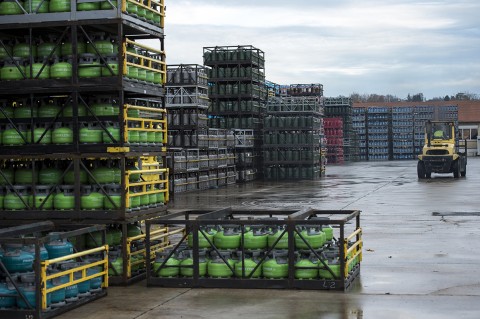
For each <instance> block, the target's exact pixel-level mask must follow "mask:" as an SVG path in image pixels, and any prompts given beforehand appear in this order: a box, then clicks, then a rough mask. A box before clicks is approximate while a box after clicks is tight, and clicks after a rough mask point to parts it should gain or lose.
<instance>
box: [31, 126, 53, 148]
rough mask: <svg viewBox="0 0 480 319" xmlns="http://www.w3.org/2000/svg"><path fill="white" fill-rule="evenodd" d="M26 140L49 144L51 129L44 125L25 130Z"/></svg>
mask: <svg viewBox="0 0 480 319" xmlns="http://www.w3.org/2000/svg"><path fill="white" fill-rule="evenodd" d="M32 133H33V136H32ZM27 142H28V143H29V144H51V143H52V131H51V130H48V131H47V129H46V128H44V127H37V128H34V129H33V132H27Z"/></svg>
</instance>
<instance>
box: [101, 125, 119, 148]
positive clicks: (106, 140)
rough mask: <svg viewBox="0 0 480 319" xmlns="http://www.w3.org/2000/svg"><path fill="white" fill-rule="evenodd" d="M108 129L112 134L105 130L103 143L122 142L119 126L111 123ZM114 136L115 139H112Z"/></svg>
mask: <svg viewBox="0 0 480 319" xmlns="http://www.w3.org/2000/svg"><path fill="white" fill-rule="evenodd" d="M107 131H108V133H110V135H111V136H110V135H109V134H108V133H107V132H106V131H103V132H102V140H103V143H107V144H108V143H121V139H120V128H118V126H114V125H109V126H108V127H107ZM112 137H113V139H112Z"/></svg>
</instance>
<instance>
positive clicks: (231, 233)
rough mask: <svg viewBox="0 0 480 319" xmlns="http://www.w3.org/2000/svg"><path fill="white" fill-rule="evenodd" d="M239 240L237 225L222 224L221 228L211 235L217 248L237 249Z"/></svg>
mask: <svg viewBox="0 0 480 319" xmlns="http://www.w3.org/2000/svg"><path fill="white" fill-rule="evenodd" d="M240 240H241V235H240V227H239V226H237V225H224V226H223V229H222V230H220V231H218V232H217V233H216V234H215V235H214V236H213V243H214V245H215V246H216V247H217V248H219V249H238V248H239V247H240Z"/></svg>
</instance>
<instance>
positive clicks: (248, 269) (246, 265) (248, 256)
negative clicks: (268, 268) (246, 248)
mask: <svg viewBox="0 0 480 319" xmlns="http://www.w3.org/2000/svg"><path fill="white" fill-rule="evenodd" d="M242 255H243V254H242V251H238V252H237V256H238V261H237V262H236V263H235V277H239V278H260V277H261V276H262V267H261V266H258V260H259V256H260V251H255V252H252V253H245V258H244V259H243V257H242ZM254 270H255V271H254Z"/></svg>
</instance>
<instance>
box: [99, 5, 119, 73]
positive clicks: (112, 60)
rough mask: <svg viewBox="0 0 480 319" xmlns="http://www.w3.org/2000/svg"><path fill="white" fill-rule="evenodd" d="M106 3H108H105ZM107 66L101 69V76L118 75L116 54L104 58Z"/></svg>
mask: <svg viewBox="0 0 480 319" xmlns="http://www.w3.org/2000/svg"><path fill="white" fill-rule="evenodd" d="M107 3H108V2H107ZM105 60H106V61H107V64H108V66H109V67H110V69H109V68H108V67H106V66H103V67H102V76H115V75H118V56H117V54H116V53H112V54H108V55H106V56H105Z"/></svg>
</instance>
